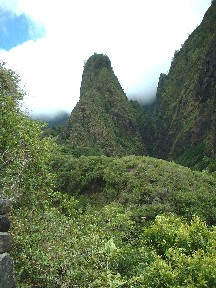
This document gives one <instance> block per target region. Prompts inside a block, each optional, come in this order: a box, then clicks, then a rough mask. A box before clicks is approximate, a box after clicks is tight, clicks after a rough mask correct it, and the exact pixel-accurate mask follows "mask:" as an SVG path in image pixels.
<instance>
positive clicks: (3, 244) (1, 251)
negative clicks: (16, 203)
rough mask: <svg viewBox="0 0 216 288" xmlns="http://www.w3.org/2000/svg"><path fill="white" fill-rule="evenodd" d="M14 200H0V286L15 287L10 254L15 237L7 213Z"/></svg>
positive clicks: (4, 287) (5, 287)
mask: <svg viewBox="0 0 216 288" xmlns="http://www.w3.org/2000/svg"><path fill="white" fill-rule="evenodd" d="M11 205H12V202H11V201H10V200H0V288H14V287H15V282H14V274H13V260H12V258H11V257H10V255H9V254H8V252H10V251H11V249H12V248H13V239H12V237H11V235H9V233H8V230H9V229H10V222H9V220H8V218H7V215H6V214H7V213H8V212H9V211H10V208H11Z"/></svg>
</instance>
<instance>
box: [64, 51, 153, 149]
mask: <svg viewBox="0 0 216 288" xmlns="http://www.w3.org/2000/svg"><path fill="white" fill-rule="evenodd" d="M138 114H139V112H137V110H136V109H135V108H134V106H133V105H132V104H131V102H130V101H129V100H128V99H127V97H126V95H125V93H124V91H123V89H122V87H121V85H120V84H119V81H118V79H117V77H116V76H115V74H114V72H113V69H112V67H111V62H110V60H109V58H108V57H107V56H106V55H103V54H94V55H92V56H91V57H90V58H89V59H88V61H87V62H86V64H85V67H84V71H83V76H82V83H81V89H80V100H79V102H78V103H77V105H76V107H75V108H74V110H73V111H72V114H71V117H70V119H69V121H68V123H67V125H66V126H65V129H64V131H63V133H62V135H61V138H62V139H67V140H68V143H70V145H71V146H74V147H87V148H91V149H92V150H94V151H97V152H99V153H101V154H106V155H128V154H141V155H142V154H149V147H150V146H151V145H148V144H147V145H146V143H145V139H147V138H148V139H149V135H146V134H147V133H149V130H148V127H147V126H148V125H147V123H146V122H145V120H144V118H143V117H142V123H139V122H138V119H139V120H140V118H139V117H138V116H137V115H138ZM143 115H144V111H143ZM146 117H147V116H146ZM143 120H144V121H143ZM144 122H145V123H144ZM145 127H146V130H145ZM147 142H148V143H149V140H148V141H147Z"/></svg>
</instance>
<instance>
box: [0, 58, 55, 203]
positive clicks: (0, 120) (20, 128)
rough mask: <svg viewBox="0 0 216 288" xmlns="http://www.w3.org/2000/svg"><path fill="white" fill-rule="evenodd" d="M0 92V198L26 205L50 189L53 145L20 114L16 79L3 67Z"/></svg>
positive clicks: (0, 71) (30, 121)
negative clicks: (38, 194) (49, 163)
mask: <svg viewBox="0 0 216 288" xmlns="http://www.w3.org/2000/svg"><path fill="white" fill-rule="evenodd" d="M0 88H1V89H0V128H1V134H0V169H1V176H0V189H1V190H0V193H1V197H12V198H13V199H14V200H15V202H16V203H18V202H19V201H20V202H21V203H22V205H23V203H25V205H30V204H31V203H32V202H33V199H34V198H35V197H36V191H37V192H39V191H40V193H41V191H44V193H45V194H46V191H47V190H49V189H50V188H49V186H50V184H51V182H52V177H51V174H50V173H49V168H48V160H49V158H50V155H51V153H52V147H54V144H53V143H52V141H51V140H50V139H48V138H46V139H41V135H42V130H41V127H42V126H41V125H40V124H39V123H37V122H36V121H32V120H31V119H30V118H29V117H28V116H27V115H26V114H25V113H23V112H22V111H21V109H20V106H21V101H22V99H23V96H24V92H23V91H22V90H21V89H20V88H19V77H18V76H17V75H16V74H15V73H14V72H13V71H11V70H8V69H6V68H5V67H4V64H3V63H2V64H1V65H0ZM29 195H31V197H29ZM40 197H42V195H40ZM34 200H35V199H34ZM41 200H42V199H41Z"/></svg>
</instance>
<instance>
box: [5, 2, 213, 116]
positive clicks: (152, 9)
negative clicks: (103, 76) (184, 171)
mask: <svg viewBox="0 0 216 288" xmlns="http://www.w3.org/2000/svg"><path fill="white" fill-rule="evenodd" d="M210 3H211V1H210V0H164V1H161V0H152V1H143V0H125V1H121V0H119V1H116V0H109V1H108V0H104V1H101V0H91V1H88V0H79V1H70V0H61V1H59V0H53V1H51V0H50V1H49V0H46V1H44V0H43V1H42V0H0V7H2V8H4V9H6V10H7V11H11V13H16V14H17V15H20V14H22V13H24V14H25V15H27V17H29V18H30V19H32V21H35V23H40V25H35V27H34V29H37V27H39V28H38V29H41V28H40V27H41V26H43V27H44V28H45V31H46V33H45V35H44V36H43V37H42V38H40V39H37V40H30V41H28V42H25V43H23V44H22V45H19V46H16V47H14V48H12V49H10V50H9V51H4V50H1V51H0V59H1V60H3V61H6V62H7V66H8V67H10V68H12V69H14V70H16V71H17V72H18V73H19V75H20V77H21V79H22V82H23V85H24V86H25V91H26V92H27V93H28V96H27V97H26V99H25V106H26V107H27V108H29V109H30V110H31V111H33V112H34V113H39V112H40V113H42V112H47V111H54V112H55V111H57V110H65V111H69V112H70V111H71V110H72V109H73V107H74V106H75V105H76V103H77V101H78V100H79V94H80V93H79V91H80V84H81V77H82V71H83V65H84V61H86V60H87V59H88V58H89V57H90V56H91V55H92V54H93V53H94V52H96V53H104V54H107V55H108V56H109V58H110V60H111V62H112V66H113V69H114V72H115V74H116V76H117V77H118V79H119V81H120V83H121V85H122V87H123V88H124V90H125V92H126V94H127V95H128V97H133V98H141V99H142V101H145V100H146V101H147V100H148V99H149V98H151V97H152V96H153V95H154V93H155V90H156V86H157V81H158V78H159V74H160V73H162V72H163V73H166V72H168V70H169V66H170V62H171V59H172V57H173V55H174V51H175V50H177V49H179V48H180V47H181V44H183V42H184V41H185V40H186V39H187V37H188V34H189V33H191V32H192V31H193V30H194V29H195V28H196V26H197V25H198V24H199V23H200V22H201V20H202V17H203V15H204V13H205V11H206V10H207V8H208V7H209V6H210Z"/></svg>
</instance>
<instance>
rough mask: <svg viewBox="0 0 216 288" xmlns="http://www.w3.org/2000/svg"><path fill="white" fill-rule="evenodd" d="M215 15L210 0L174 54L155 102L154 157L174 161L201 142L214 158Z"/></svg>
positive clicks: (206, 154) (205, 152) (210, 156)
mask: <svg viewBox="0 0 216 288" xmlns="http://www.w3.org/2000/svg"><path fill="white" fill-rule="evenodd" d="M215 14H216V3H215V1H213V3H212V6H211V7H210V8H209V10H208V11H207V12H206V14H205V16H204V18H203V21H202V23H201V24H200V25H199V26H198V27H197V28H196V29H195V30H194V31H193V33H192V34H191V35H189V37H188V39H187V40H186V41H185V43H184V45H183V46H182V48H181V49H180V50H179V51H177V52H176V53H175V55H174V58H173V61H172V64H171V67H170V70H169V73H168V75H167V77H166V80H165V84H164V85H163V91H162V93H159V94H160V97H159V98H158V103H156V110H157V113H156V129H155V138H156V145H155V154H154V155H155V156H157V157H161V158H163V159H174V160H175V159H176V158H178V157H181V154H182V153H184V152H185V151H186V150H189V151H191V150H192V149H193V148H196V147H197V146H199V145H202V147H204V151H203V152H204V156H206V157H209V158H213V159H215V147H216V141H215V135H216V130H215V129H216V125H215V123H216V118H215V117H216V113H215V107H216V102H215V101H216V97H215V77H216V74H215V69H214V67H215V63H216V62H215V61H216V60H215V52H216V50H215V47H216V45H215V43H216V33H215V31H216V30H215V27H216V21H215ZM161 84H162V83H161ZM159 88H160V87H159ZM160 92H161V90H160ZM161 94H162V95H161ZM181 163H182V162H181Z"/></svg>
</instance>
